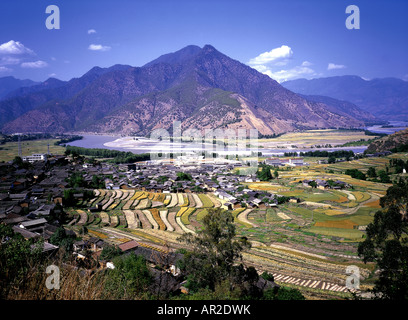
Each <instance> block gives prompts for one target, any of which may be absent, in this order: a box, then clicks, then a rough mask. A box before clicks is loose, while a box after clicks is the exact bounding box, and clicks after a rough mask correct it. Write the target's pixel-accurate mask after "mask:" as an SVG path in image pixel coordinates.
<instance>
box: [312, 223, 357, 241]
mask: <svg viewBox="0 0 408 320" xmlns="http://www.w3.org/2000/svg"><path fill="white" fill-rule="evenodd" d="M309 231H310V232H313V233H316V234H321V235H325V236H331V237H339V238H345V239H349V240H353V241H361V240H362V236H363V234H364V233H363V232H362V231H360V230H357V229H344V228H327V227H315V226H313V227H310V228H309Z"/></svg>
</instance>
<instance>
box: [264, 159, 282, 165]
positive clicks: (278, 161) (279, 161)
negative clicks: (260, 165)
mask: <svg viewBox="0 0 408 320" xmlns="http://www.w3.org/2000/svg"><path fill="white" fill-rule="evenodd" d="M265 164H267V165H270V166H274V167H279V166H281V165H283V161H282V159H279V158H269V159H266V160H265Z"/></svg>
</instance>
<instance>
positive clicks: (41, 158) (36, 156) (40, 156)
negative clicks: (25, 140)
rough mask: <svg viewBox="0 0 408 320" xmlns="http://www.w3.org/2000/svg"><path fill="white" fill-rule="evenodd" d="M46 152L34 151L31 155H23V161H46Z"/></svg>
mask: <svg viewBox="0 0 408 320" xmlns="http://www.w3.org/2000/svg"><path fill="white" fill-rule="evenodd" d="M47 158H48V156H47V154H46V153H34V154H32V155H31V156H26V157H23V161H28V162H30V163H33V162H35V161H47Z"/></svg>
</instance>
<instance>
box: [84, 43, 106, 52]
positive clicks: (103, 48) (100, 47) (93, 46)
mask: <svg viewBox="0 0 408 320" xmlns="http://www.w3.org/2000/svg"><path fill="white" fill-rule="evenodd" d="M88 49H89V50H92V51H108V50H110V49H111V47H109V46H103V45H101V44H90V45H89V47H88Z"/></svg>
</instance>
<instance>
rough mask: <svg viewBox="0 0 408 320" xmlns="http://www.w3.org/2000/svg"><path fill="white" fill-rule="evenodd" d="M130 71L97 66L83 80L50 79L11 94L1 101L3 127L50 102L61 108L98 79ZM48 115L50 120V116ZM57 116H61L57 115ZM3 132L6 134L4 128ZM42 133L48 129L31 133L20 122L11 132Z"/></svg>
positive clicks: (120, 66) (0, 113)
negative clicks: (115, 72) (114, 73)
mask: <svg viewBox="0 0 408 320" xmlns="http://www.w3.org/2000/svg"><path fill="white" fill-rule="evenodd" d="M127 68H129V66H124V65H115V66H112V67H110V68H100V67H94V68H92V69H91V70H89V71H88V72H87V73H85V74H84V75H83V76H82V77H80V78H73V79H71V80H70V81H67V82H65V81H61V80H58V79H54V78H49V79H48V80H46V81H44V82H42V83H40V84H37V85H34V86H31V87H28V88H20V89H17V90H15V91H12V92H10V93H9V94H8V95H7V97H6V98H5V99H4V100H2V101H0V128H1V127H2V126H3V125H4V124H6V123H7V122H10V121H12V120H14V119H16V118H18V117H20V116H21V115H23V114H25V113H27V112H29V111H31V110H33V109H36V108H42V107H44V106H46V105H47V104H49V103H50V102H51V101H55V103H56V104H57V105H59V104H60V103H61V102H62V101H65V100H68V99H70V98H72V97H74V96H75V95H76V94H77V93H79V92H80V91H81V90H83V89H84V88H85V87H86V86H88V85H89V84H91V83H92V82H94V81H95V80H96V79H97V78H98V77H100V76H102V75H104V74H105V73H108V72H112V71H115V70H123V69H127ZM56 111H57V110H54V111H53V112H54V113H55V112H56ZM37 114H38V116H39V118H38V120H39V121H41V119H43V118H44V116H42V114H39V113H37ZM55 114H56V113H55ZM45 116H46V117H48V116H47V115H45ZM56 116H57V117H58V115H57V114H56ZM35 119H37V118H35ZM33 120H34V119H33ZM34 121H36V120H34ZM2 129H3V131H4V128H2ZM43 131H48V130H46V129H45V128H42V127H41V126H39V125H38V126H37V129H36V130H32V131H31V130H30V128H27V125H26V124H24V123H21V122H20V123H18V124H17V127H15V128H13V130H11V131H10V132H43ZM4 132H6V131H4Z"/></svg>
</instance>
